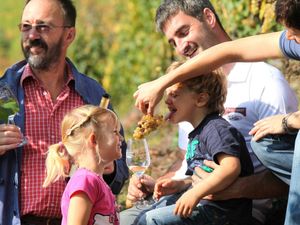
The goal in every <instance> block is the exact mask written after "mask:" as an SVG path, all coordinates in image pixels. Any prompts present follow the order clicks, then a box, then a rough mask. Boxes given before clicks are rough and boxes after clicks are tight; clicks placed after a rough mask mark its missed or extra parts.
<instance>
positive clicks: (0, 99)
mask: <svg viewBox="0 0 300 225" xmlns="http://www.w3.org/2000/svg"><path fill="white" fill-rule="evenodd" d="M19 110H20V108H19V102H18V100H17V98H16V97H15V95H14V94H13V92H12V90H11V89H10V88H9V86H8V85H7V84H5V83H3V82H1V83H0V122H1V121H2V122H7V123H8V124H15V122H14V117H15V115H16V113H17V112H19ZM26 143H27V140H26V138H25V137H23V140H22V142H21V143H20V144H19V146H23V145H24V144H26Z"/></svg>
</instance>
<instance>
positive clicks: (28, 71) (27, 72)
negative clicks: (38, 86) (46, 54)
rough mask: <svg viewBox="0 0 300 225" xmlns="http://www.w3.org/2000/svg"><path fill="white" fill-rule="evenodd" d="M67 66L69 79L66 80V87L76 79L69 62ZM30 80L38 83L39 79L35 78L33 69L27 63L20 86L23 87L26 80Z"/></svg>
mask: <svg viewBox="0 0 300 225" xmlns="http://www.w3.org/2000/svg"><path fill="white" fill-rule="evenodd" d="M66 65H67V69H66V75H67V79H66V82H65V85H69V84H70V82H71V81H72V80H74V81H75V79H74V75H73V73H72V70H71V66H70V65H69V64H68V63H67V62H66ZM28 78H32V79H34V80H36V81H38V80H37V78H36V77H35V75H34V73H33V71H32V69H31V67H30V66H29V64H28V63H27V64H26V65H25V68H24V71H23V74H22V76H21V79H20V84H21V86H23V82H24V80H26V79H28Z"/></svg>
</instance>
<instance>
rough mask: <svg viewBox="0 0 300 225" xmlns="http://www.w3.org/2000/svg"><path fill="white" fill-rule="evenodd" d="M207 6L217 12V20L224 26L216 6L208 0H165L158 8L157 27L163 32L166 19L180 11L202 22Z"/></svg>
mask: <svg viewBox="0 0 300 225" xmlns="http://www.w3.org/2000/svg"><path fill="white" fill-rule="evenodd" d="M205 8H209V9H210V10H211V11H212V12H213V13H214V14H215V16H216V19H217V22H218V23H219V24H220V26H221V27H222V24H221V22H220V19H219V17H218V15H217V13H216V11H215V9H214V7H213V6H212V4H211V2H210V1H208V0H163V1H162V3H161V4H160V6H159V7H158V8H157V10H156V17H155V23H156V28H157V30H158V31H160V32H163V29H164V25H165V23H166V21H168V20H169V19H170V18H171V17H173V16H175V15H177V14H178V13H179V12H180V11H182V12H184V13H185V14H187V15H189V16H192V17H194V18H196V19H198V20H199V21H201V22H202V21H203V10H204V9H205Z"/></svg>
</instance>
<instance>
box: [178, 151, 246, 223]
mask: <svg viewBox="0 0 300 225" xmlns="http://www.w3.org/2000/svg"><path fill="white" fill-rule="evenodd" d="M217 160H218V161H219V164H220V166H219V167H218V168H216V169H215V170H214V171H213V172H212V173H211V174H210V176H208V177H206V178H205V179H203V181H202V182H199V183H198V184H196V185H195V186H194V187H193V188H192V189H190V190H188V191H187V192H185V193H184V194H183V195H182V196H181V197H180V198H179V199H178V200H177V202H176V206H175V209H174V214H175V215H179V216H182V217H188V216H190V215H191V213H192V211H193V209H194V208H195V206H196V205H197V204H198V202H199V201H200V200H201V199H202V198H203V197H205V196H206V195H208V194H213V193H215V192H218V191H221V190H223V189H225V188H226V187H228V186H229V185H230V184H231V183H232V182H233V181H234V180H235V179H236V178H237V177H238V176H239V174H240V172H241V164H240V160H239V158H237V157H234V156H230V155H227V154H224V153H221V154H218V155H217Z"/></svg>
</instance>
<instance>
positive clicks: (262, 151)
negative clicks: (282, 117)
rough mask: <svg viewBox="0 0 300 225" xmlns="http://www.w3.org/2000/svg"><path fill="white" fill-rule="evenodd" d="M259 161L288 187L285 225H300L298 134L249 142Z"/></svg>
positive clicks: (299, 142)
mask: <svg viewBox="0 0 300 225" xmlns="http://www.w3.org/2000/svg"><path fill="white" fill-rule="evenodd" d="M251 146H252V148H253V151H254V153H255V154H256V155H257V157H258V158H259V160H260V161H261V162H262V163H263V165H264V166H266V167H267V168H268V169H270V170H271V171H272V172H273V173H274V174H275V175H276V176H277V177H279V178H280V179H281V180H282V181H284V182H285V183H287V184H289V185H290V190H289V197H288V204H287V210H286V217H285V225H300V204H299V202H300V178H299V174H300V132H298V134H297V137H296V139H295V136H292V135H284V136H281V137H280V136H278V137H267V138H263V139H262V140H261V141H258V142H251Z"/></svg>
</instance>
